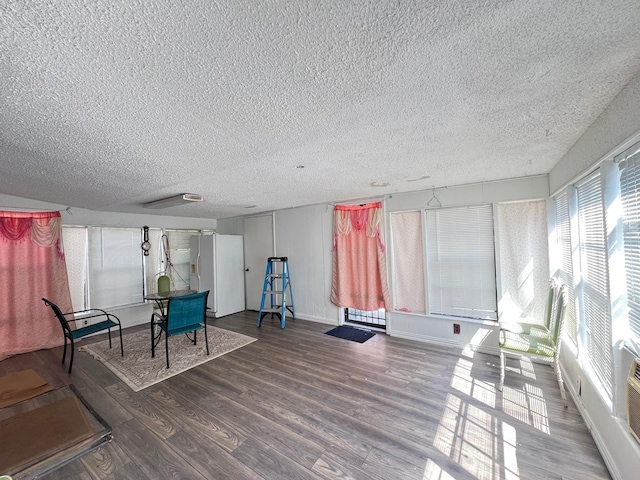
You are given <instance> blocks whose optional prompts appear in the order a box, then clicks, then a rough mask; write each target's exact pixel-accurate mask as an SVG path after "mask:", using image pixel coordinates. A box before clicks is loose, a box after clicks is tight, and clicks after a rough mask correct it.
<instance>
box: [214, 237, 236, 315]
mask: <svg viewBox="0 0 640 480" xmlns="http://www.w3.org/2000/svg"><path fill="white" fill-rule="evenodd" d="M215 237H216V259H215V267H216V282H215V284H216V292H215V294H216V317H223V316H225V315H231V314H232V313H237V312H242V311H243V310H244V252H243V248H242V235H216V236H215ZM210 295H211V294H210Z"/></svg>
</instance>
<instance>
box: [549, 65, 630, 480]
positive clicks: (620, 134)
mask: <svg viewBox="0 0 640 480" xmlns="http://www.w3.org/2000/svg"><path fill="white" fill-rule="evenodd" d="M639 112H640V73H638V74H637V75H636V76H635V77H634V78H633V79H632V80H631V81H630V82H629V84H628V85H627V86H626V87H625V88H624V89H623V90H622V91H621V92H620V94H619V95H618V96H617V97H616V98H615V99H614V100H613V102H611V104H610V105H609V107H607V109H606V110H605V111H604V112H603V113H602V114H601V115H600V116H599V117H598V118H597V119H596V121H595V122H594V123H593V125H591V127H589V128H588V129H587V131H586V132H585V133H584V134H583V135H582V137H581V138H580V139H579V140H578V141H577V142H576V144H575V145H574V146H573V147H572V148H571V149H570V150H569V151H568V152H567V154H566V155H565V156H564V157H563V158H562V159H561V160H560V161H559V162H558V164H557V165H556V166H555V167H554V168H553V170H552V171H551V172H550V174H549V182H550V191H551V192H552V193H554V194H555V193H556V192H557V191H558V190H559V189H561V188H562V187H564V186H565V185H567V184H568V183H570V182H575V180H577V179H579V178H580V177H582V176H584V175H585V174H586V173H588V172H589V170H592V169H593V168H594V167H596V166H597V165H598V164H600V163H601V161H603V160H604V161H603V162H602V171H601V172H602V174H603V175H604V182H605V202H607V195H608V191H609V189H610V188H611V187H612V186H613V185H612V182H613V183H615V182H616V181H617V177H616V174H617V166H616V165H613V164H612V162H611V160H612V159H613V156H614V155H615V154H617V153H620V152H621V151H623V150H624V149H626V148H628V147H629V146H630V145H631V144H633V143H635V142H636V141H638V140H639V139H640V113H639ZM570 208H571V206H570ZM618 208H619V205H616V204H615V203H613V204H612V203H611V202H610V201H609V202H607V209H606V214H607V222H608V223H607V227H608V237H609V256H610V258H609V262H610V268H611V269H612V270H613V271H612V273H611V275H610V277H613V278H612V282H611V292H610V296H611V298H612V299H614V300H613V301H612V305H611V310H612V323H613V324H615V323H616V322H619V321H620V319H619V318H618V317H620V315H626V311H624V312H622V311H620V308H619V305H617V304H616V302H618V300H619V297H620V296H621V294H620V292H619V285H617V283H616V282H617V281H620V277H622V278H624V269H623V268H622V270H621V267H620V265H619V261H618V262H617V263H616V259H615V258H613V257H615V253H616V252H617V251H618V250H619V248H620V247H619V245H620V244H621V243H620V238H619V237H620V233H619V232H616V230H620V228H621V226H620V222H619V220H618V219H617V218H611V216H612V215H614V214H615V213H616V212H615V210H616V209H618ZM574 210H575V208H574ZM550 226H551V228H550V232H551V231H553V222H551V224H550ZM573 235H574V232H573V230H572V236H573ZM614 237H616V238H614ZM550 240H553V239H551V238H550ZM616 240H617V241H616ZM617 257H618V260H619V258H620V255H618V256H617ZM553 261H554V260H553V259H552V262H553ZM553 270H554V269H553V265H552V271H553ZM575 281H576V282H577V281H579V279H577V278H576V279H575ZM614 335H615V329H614ZM613 340H614V343H615V345H614V351H613V359H614V379H613V401H610V400H609V399H608V398H607V396H606V395H605V394H603V392H602V391H601V389H600V388H599V387H598V383H597V382H594V381H593V375H594V374H593V373H592V372H591V371H590V368H589V365H588V363H587V362H586V361H585V360H582V359H580V358H578V356H577V355H576V351H575V347H573V346H572V345H569V344H567V343H566V342H565V344H563V353H562V356H561V362H560V363H561V366H562V370H563V372H564V376H565V382H566V384H567V386H568V389H569V392H570V393H571V395H572V397H573V400H574V402H575V403H576V405H577V407H578V409H579V410H580V412H581V413H582V416H583V417H584V419H585V422H586V424H587V426H588V427H589V428H590V430H591V433H592V436H593V438H594V439H595V441H596V444H597V445H598V448H599V449H600V451H601V453H602V456H603V458H604V459H605V462H606V463H607V466H608V467H609V470H610V472H611V474H612V476H613V477H614V478H615V479H620V480H622V479H628V478H638V472H640V446H639V445H638V442H636V440H635V439H634V438H633V437H632V436H631V434H630V433H629V432H628V427H627V424H626V412H625V402H626V376H627V373H628V370H629V366H630V364H631V360H632V358H633V357H632V355H631V354H630V353H629V352H628V351H626V350H625V349H624V348H622V347H621V339H619V338H615V337H614V339H613ZM578 385H580V388H578Z"/></svg>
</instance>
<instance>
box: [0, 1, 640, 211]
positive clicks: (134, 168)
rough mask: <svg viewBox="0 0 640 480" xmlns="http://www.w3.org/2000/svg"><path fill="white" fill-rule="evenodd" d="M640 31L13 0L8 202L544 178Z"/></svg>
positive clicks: (218, 200)
mask: <svg viewBox="0 0 640 480" xmlns="http://www.w3.org/2000/svg"><path fill="white" fill-rule="evenodd" d="M638 25H640V1H638V0H611V1H605V2H603V1H601V0H562V1H558V0H527V1H523V0H513V1H505V0H501V1H498V0H484V1H480V0H478V1H443V2H440V1H426V0H424V1H418V2H409V1H406V2H405V1H399V0H396V1H382V0H371V1H340V2H338V1H322V2H321V1H311V2H309V1H302V0H291V1H287V0H282V1H260V2H259V1H257V0H218V1H215V2H214V1H205V0H202V1H200V2H195V1H187V0H183V1H177V0H172V1H161V0H157V1H146V0H127V1H124V0H122V1H119V2H107V1H105V0H83V1H78V0H49V1H36V0H30V1H12V0H4V1H3V2H1V3H0V82H1V84H0V87H1V88H0V91H1V93H0V193H3V194H8V195H15V196H20V197H27V198H32V199H37V200H44V201H50V202H54V203H59V204H63V205H69V206H77V207H84V208H89V209H94V210H106V211H116V212H137V213H142V212H144V213H157V214H167V215H184V216H193V217H209V218H224V217H230V216H235V215H244V214H249V213H254V212H258V211H265V210H272V209H280V208H286V207H292V206H298V205H305V204H314V203H321V202H335V201H343V200H348V199H357V198H366V197H371V196H376V195H380V196H381V195H384V194H393V193H396V192H403V191H411V190H422V189H429V188H431V186H432V185H436V186H439V187H440V186H446V185H457V184H465V183H472V182H480V181H489V180H497V179H504V178H510V177H517V176H524V175H535V174H542V173H547V172H549V170H550V169H551V168H552V167H553V166H554V165H555V163H557V161H558V160H559V159H560V158H561V157H562V155H563V154H564V153H565V152H566V151H567V150H568V149H569V147H571V145H573V144H574V143H575V142H576V140H577V139H578V138H579V137H580V135H582V134H583V133H584V131H585V130H586V129H587V127H588V126H589V125H590V124H591V123H592V122H593V121H594V119H595V118H596V117H597V116H598V115H599V114H600V112H602V110H603V109H604V108H605V107H606V106H607V105H608V104H609V103H610V102H611V100H612V99H613V98H614V97H615V96H616V95H617V93H618V92H619V91H620V90H621V89H622V88H623V87H624V85H625V84H626V83H627V82H628V81H629V80H630V79H631V78H632V77H633V75H634V74H636V72H638V70H640V28H639V27H638ZM299 165H304V168H297V167H298V166H299ZM425 176H429V177H430V178H422V177H425ZM374 182H375V183H374ZM372 183H374V184H386V183H388V184H389V186H388V187H373V186H371V184H372ZM184 192H191V193H200V194H202V195H204V197H205V202H204V203H203V204H194V205H188V206H181V207H173V208H168V209H164V210H143V209H142V207H141V204H142V203H144V202H149V201H153V200H157V199H159V198H163V197H167V196H172V195H175V194H179V193H184ZM250 205H257V207H255V208H253V209H247V208H245V207H247V206H250Z"/></svg>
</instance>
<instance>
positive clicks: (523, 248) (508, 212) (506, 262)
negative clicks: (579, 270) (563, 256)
mask: <svg viewBox="0 0 640 480" xmlns="http://www.w3.org/2000/svg"><path fill="white" fill-rule="evenodd" d="M497 213H498V225H499V227H500V228H499V229H498V232H499V237H498V238H499V245H500V283H501V291H500V295H499V306H500V308H499V313H500V319H501V320H517V321H522V320H523V319H527V321H530V322H538V321H539V322H540V323H542V321H543V317H544V310H545V303H546V298H547V292H548V289H549V266H548V265H549V261H548V259H549V246H548V244H549V242H548V239H547V205H546V202H545V201H544V200H540V201H536V202H516V203H503V204H499V205H498V207H497Z"/></svg>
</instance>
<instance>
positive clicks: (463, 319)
mask: <svg viewBox="0 0 640 480" xmlns="http://www.w3.org/2000/svg"><path fill="white" fill-rule="evenodd" d="M389 313H392V314H394V315H395V314H399V315H411V316H414V317H423V318H426V319H429V318H434V319H437V320H449V321H452V322H458V323H473V324H475V325H490V326H498V321H497V320H482V319H479V318H467V317H453V316H448V315H434V314H427V313H418V312H403V311H400V310H391V311H390V312H389Z"/></svg>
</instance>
